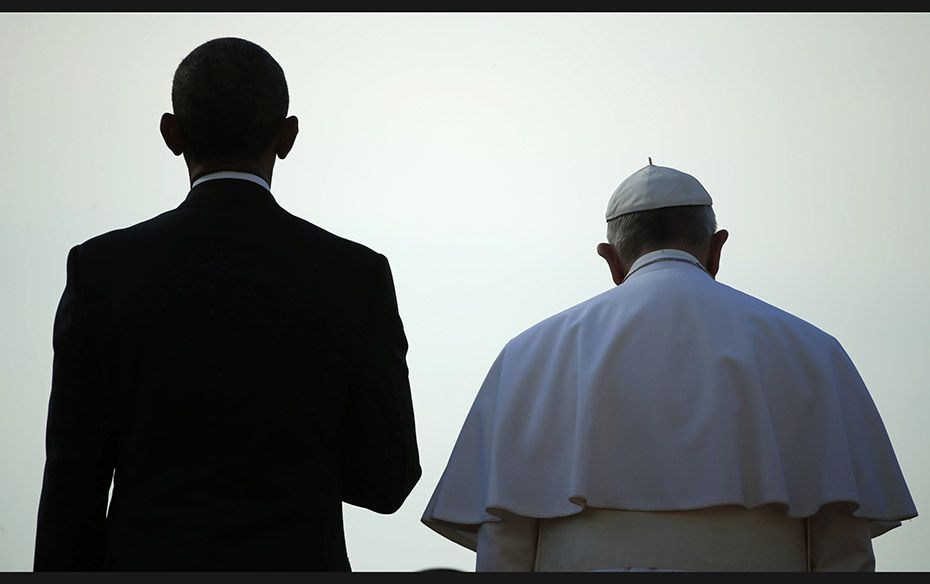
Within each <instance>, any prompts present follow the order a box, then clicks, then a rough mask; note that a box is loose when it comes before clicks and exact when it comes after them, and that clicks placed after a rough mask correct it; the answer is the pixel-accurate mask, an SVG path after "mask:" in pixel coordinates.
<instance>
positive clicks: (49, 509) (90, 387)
mask: <svg viewBox="0 0 930 584" xmlns="http://www.w3.org/2000/svg"><path fill="white" fill-rule="evenodd" d="M79 250H80V246H76V247H74V248H73V249H72V250H71V252H70V253H69V254H68V266H67V283H66V284H65V290H64V292H63V294H62V296H61V301H60V302H59V304H58V310H57V312H56V314H55V323H54V328H53V334H52V347H53V349H54V357H53V362H52V388H51V395H50V398H49V406H48V419H47V425H46V437H45V453H46V458H45V474H44V477H43V481H42V493H41V496H40V499H39V510H38V521H37V527H36V543H35V556H34V570H36V571H47V570H61V571H76V570H101V569H102V564H103V555H104V541H105V522H106V513H107V496H108V493H109V488H110V481H111V479H112V477H113V467H114V449H113V437H112V433H111V431H110V424H109V419H108V413H107V400H106V397H105V396H106V392H105V388H104V387H103V384H102V379H101V369H100V363H99V361H98V359H97V355H96V354H95V352H94V349H93V346H92V342H91V338H90V331H89V329H88V322H87V318H86V315H85V313H84V311H85V307H84V306H83V304H82V300H83V299H82V297H81V293H80V292H79V289H80V276H79V273H80V270H79V267H78V265H79V259H78V258H79V254H80V251H79Z"/></svg>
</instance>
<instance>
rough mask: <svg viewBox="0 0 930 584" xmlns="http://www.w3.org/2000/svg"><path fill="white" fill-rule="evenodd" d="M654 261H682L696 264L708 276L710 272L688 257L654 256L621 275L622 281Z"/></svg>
mask: <svg viewBox="0 0 930 584" xmlns="http://www.w3.org/2000/svg"><path fill="white" fill-rule="evenodd" d="M656 262H684V263H686V264H691V265H692V266H697V267H699V268H701V270H702V271H703V272H704V273H705V274H707V275H708V276H710V272H708V271H707V268H705V267H704V266H702V265H701V263H700V262H696V261H693V260H688V259H685V258H655V259H651V260H649V261H648V262H643V263H641V264H640V265H638V266H636V268H635V269H634V270H632V271H630V273H628V274H627V275H626V276H624V277H623V279H624V281H625V280H626V279H627V278H629V277H630V276H632V275H633V274H635V273H636V272H638V271H640V270H641V269H643V268H645V267H646V266H648V265H650V264H654V263H656Z"/></svg>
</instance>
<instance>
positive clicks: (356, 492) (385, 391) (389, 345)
mask: <svg viewBox="0 0 930 584" xmlns="http://www.w3.org/2000/svg"><path fill="white" fill-rule="evenodd" d="M362 345H363V351H362V360H361V365H360V371H359V379H358V384H357V386H356V390H357V391H355V392H353V394H352V395H351V396H350V398H349V403H348V405H347V408H346V412H345V417H344V423H343V428H342V434H341V441H342V445H343V448H342V455H343V456H342V475H341V476H342V481H341V488H342V500H343V501H345V502H346V503H349V504H352V505H356V506H359V507H364V508H366V509H370V510H372V511H376V512H378V513H393V512H395V511H397V510H398V509H399V508H400V506H401V504H403V502H404V500H405V499H406V498H407V495H409V494H410V491H411V490H413V487H414V485H416V483H417V481H418V480H419V479H420V475H421V469H420V459H419V452H418V449H417V440H416V430H415V427H414V416H413V403H412V399H411V395H410V383H409V380H408V370H407V361H406V355H407V338H406V336H405V335H404V329H403V324H402V323H401V320H400V315H399V314H398V309H397V298H396V296H395V293H394V281H393V277H392V275H391V269H390V266H389V264H388V261H387V258H385V257H384V256H383V255H380V254H379V255H378V259H377V263H376V269H375V272H374V275H373V281H372V288H371V294H370V296H369V303H368V316H367V321H366V326H365V330H364V334H363V339H362Z"/></svg>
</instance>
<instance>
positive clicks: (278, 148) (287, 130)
mask: <svg viewBox="0 0 930 584" xmlns="http://www.w3.org/2000/svg"><path fill="white" fill-rule="evenodd" d="M296 139H297V117H296V116H290V117H288V118H285V120H284V121H283V122H281V127H280V128H278V137H277V138H275V143H274V153H275V154H276V155H277V156H278V158H280V159H281V160H284V159H285V158H286V157H287V155H288V153H289V152H290V151H291V148H293V147H294V140H296Z"/></svg>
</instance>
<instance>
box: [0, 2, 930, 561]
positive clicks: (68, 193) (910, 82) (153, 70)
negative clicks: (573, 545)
mask: <svg viewBox="0 0 930 584" xmlns="http://www.w3.org/2000/svg"><path fill="white" fill-rule="evenodd" d="M220 36H239V37H243V38H246V39H249V40H251V41H253V42H256V43H258V44H260V45H262V46H264V47H265V48H266V49H268V51H269V52H270V53H271V54H272V55H273V56H274V57H275V58H276V59H277V60H278V62H279V63H281V65H282V67H283V68H284V71H285V74H286V76H287V79H288V83H289V87H290V93H291V113H292V114H294V115H296V116H298V118H299V119H300V135H299V136H298V139H297V143H296V145H295V147H294V150H293V151H292V152H291V154H290V156H289V157H288V158H287V159H286V160H284V161H280V162H279V163H278V165H277V166H276V168H275V175H274V179H273V185H272V191H273V193H274V195H275V197H276V198H277V200H278V202H279V203H281V205H282V206H284V207H285V208H286V209H288V210H289V211H291V212H292V213H294V214H297V215H299V216H301V217H304V218H305V219H307V220H309V221H311V222H313V223H316V224H317V225H320V226H321V227H323V228H325V229H328V230H330V231H332V232H334V233H336V234H338V235H341V236H343V237H347V238H350V239H353V240H356V241H359V242H361V243H364V244H366V245H368V246H369V247H371V248H373V249H375V250H378V251H380V252H382V253H384V254H385V255H386V256H387V257H388V258H389V260H390V262H391V265H392V268H393V271H394V277H395V285H396V289H397V295H398V302H399V306H400V312H401V317H402V318H403V321H404V325H405V329H406V332H407V336H408V339H409V341H410V352H409V355H408V364H409V366H410V381H411V386H412V391H413V399H414V408H415V411H416V415H417V430H418V435H419V445H420V452H421V457H422V461H421V462H422V466H423V478H422V479H421V480H420V482H419V484H418V485H417V487H416V488H415V489H414V491H413V493H412V494H411V495H410V498H409V499H408V500H407V502H406V503H405V504H404V506H403V508H402V509H401V510H400V511H399V512H398V513H396V514H395V515H391V516H381V515H377V514H374V513H371V512H369V511H365V510H360V509H357V508H353V507H346V537H347V544H348V550H349V559H350V561H351V562H352V564H353V567H354V569H356V570H420V569H424V568H430V567H452V568H458V569H462V570H471V569H473V568H474V555H473V553H471V552H469V551H467V550H465V549H464V548H460V547H458V546H457V545H455V544H453V543H451V542H449V541H447V540H445V539H443V538H442V537H440V536H438V535H436V534H435V533H433V532H432V531H430V530H429V529H427V528H426V527H424V526H423V525H422V524H420V523H419V518H420V515H421V513H422V511H423V509H424V507H425V506H426V503H427V501H428V499H429V496H430V494H431V493H432V490H433V487H434V486H435V484H436V481H437V480H438V478H439V475H440V473H441V472H442V470H443V468H444V465H445V462H446V459H447V457H448V455H449V453H450V451H451V448H452V445H453V443H454V441H455V438H456V436H457V433H458V430H459V427H460V425H461V423H462V421H463V419H464V417H465V414H466V413H467V411H468V408H469V406H470V405H471V402H472V400H473V399H474V396H475V393H476V391H477V389H478V387H479V385H480V383H481V381H482V380H483V379H484V376H485V373H486V372H487V369H488V367H489V366H490V365H491V362H492V361H493V359H494V357H495V356H496V355H497V353H498V351H499V350H500V348H501V347H502V346H503V344H504V343H505V342H506V341H507V340H509V339H510V338H512V337H513V336H515V335H516V334H518V333H519V332H521V331H523V330H524V329H526V328H528V327H529V326H531V325H532V324H534V323H535V322H537V321H539V320H541V319H543V318H545V317H547V316H549V315H551V314H553V313H555V312H557V311H559V310H562V309H564V308H567V307H568V306H571V305H574V304H576V303H578V302H580V301H582V300H584V299H586V298H588V297H590V296H593V295H595V294H597V293H599V292H602V291H604V290H606V289H607V288H608V287H610V286H612V282H611V280H610V276H609V273H608V271H607V267H606V265H605V264H603V261H602V260H601V259H600V258H599V257H597V255H596V253H595V246H596V244H597V243H598V242H600V241H603V240H604V238H605V237H604V234H605V224H604V220H603V217H604V209H605V207H606V205H607V200H608V198H609V197H610V194H611V193H612V192H613V190H614V188H616V186H617V185H618V184H619V183H620V181H622V180H623V179H624V178H625V177H626V176H628V175H629V174H631V173H632V172H634V171H636V170H638V169H639V168H641V167H642V166H644V165H645V164H646V157H647V156H651V157H652V159H653V162H654V163H655V164H659V165H663V166H671V167H674V168H678V169H680V170H683V171H685V172H689V173H691V174H693V175H695V176H696V177H697V178H698V179H699V180H700V181H701V182H702V183H703V184H704V186H705V187H706V188H707V190H708V191H709V192H710V194H711V195H712V197H713V198H714V208H715V210H716V212H717V218H718V222H719V224H720V226H721V227H724V228H726V229H728V230H729V231H730V239H729V241H728V242H727V244H726V246H725V247H724V250H723V252H724V253H723V258H722V265H721V269H720V273H719V274H718V280H720V281H722V282H724V283H726V284H728V285H731V286H733V287H735V288H738V289H741V290H743V291H745V292H748V293H750V294H753V295H755V296H757V297H759V298H761V299H763V300H765V301H767V302H769V303H772V304H774V305H776V306H778V307H780V308H783V309H785V310H788V311H789V312H792V313H794V314H796V315H797V316H799V317H801V318H803V319H805V320H807V321H808V322H811V323H813V324H814V325H816V326H818V327H820V328H822V329H824V330H826V331H827V332H829V333H831V334H833V335H834V336H835V337H837V338H838V339H839V340H840V342H841V343H842V344H843V346H844V347H845V348H846V350H847V351H848V353H849V354H850V356H851V357H852V359H853V361H854V362H855V363H856V365H857V366H858V368H859V371H860V373H861V374H862V377H863V378H864V380H865V382H866V384H867V385H868V387H869V388H870V390H871V392H872V396H873V398H874V400H875V402H876V405H877V406H878V409H879V411H880V412H881V414H882V416H883V419H884V422H885V425H886V428H887V430H888V433H889V435H890V436H891V439H892V442H893V444H894V447H895V449H896V452H897V455H898V460H899V462H900V464H901V467H902V470H903V471H904V475H905V477H906V478H907V481H908V485H909V486H910V489H911V493H912V495H913V497H914V500H915V502H916V504H917V508H918V511H923V503H924V502H925V500H926V499H927V498H928V497H930V463H928V459H927V454H926V442H927V432H926V430H925V427H926V421H925V416H926V414H927V412H928V411H930V398H928V396H927V380H928V378H930V335H928V326H930V307H928V302H927V300H926V295H927V291H928V287H930V277H928V270H927V260H926V258H925V257H924V255H926V254H927V253H928V252H930V229H928V228H927V220H928V217H930V203H928V195H930V192H928V191H930V182H928V178H927V162H926V158H927V154H928V149H927V139H928V136H930V108H928V107H927V101H928V96H930V67H928V62H930V59H928V57H930V15H928V14H745V15H743V14H661V13H660V14H640V13H637V14H600V13H599V14H560V13H550V14H443V13H438V14H234V15H233V14H0V54H2V55H3V58H2V59H0V273H2V274H3V275H2V278H0V323H2V325H0V326H2V334H0V492H2V493H3V496H2V497H0V570H3V571H19V570H30V569H31V567H32V552H33V544H34V537H35V515H36V510H37V505H38V497H39V491H40V486H41V480H42V465H43V462H44V431H45V417H46V413H47V412H46V409H47V403H48V393H49V385H50V379H51V361H52V351H51V330H52V320H53V318H54V313H55V308H56V306H57V303H58V299H59V297H60V295H61V291H62V289H63V287H64V280H65V258H66V255H67V252H68V249H69V248H70V247H71V246H73V245H75V244H77V243H80V242H82V241H84V240H86V239H88V238H90V237H92V236H94V235H97V234H99V233H102V232H105V231H109V230H111V229H115V228H119V227H125V226H128V225H131V224H133V223H137V222H139V221H142V220H144V219H147V218H149V217H151V216H153V215H155V214H157V213H160V212H162V211H165V210H167V209H171V208H174V207H176V206H177V205H178V204H179V203H180V202H181V201H182V200H183V198H184V197H185V195H186V194H187V191H188V182H187V175H186V168H185V167H184V164H183V161H182V160H181V159H178V158H175V157H173V156H172V155H171V154H170V152H169V151H168V150H167V148H166V147H165V146H164V144H163V143H162V141H161V137H160V136H159V133H158V120H159V116H160V115H161V113H162V112H165V111H171V101H170V89H171V77H172V74H173V72H174V69H175V67H176V66H177V64H178V63H179V62H180V60H181V59H182V58H183V57H184V56H185V55H186V54H187V53H188V52H189V51H190V50H191V49H193V48H194V47H195V46H197V45H199V44H201V43H202V42H205V41H207V40H209V39H211V38H215V37H220ZM926 541H930V524H927V523H926V522H925V521H924V520H923V518H922V517H918V518H917V519H915V520H912V521H909V522H906V523H905V524H904V526H902V527H901V528H899V529H896V530H894V531H892V532H890V533H889V534H887V535H885V536H882V537H881V538H879V539H877V540H875V550H876V557H877V568H878V569H879V570H909V571H924V570H928V569H930V559H928V555H927V553H926V550H925V544H924V542H926Z"/></svg>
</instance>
